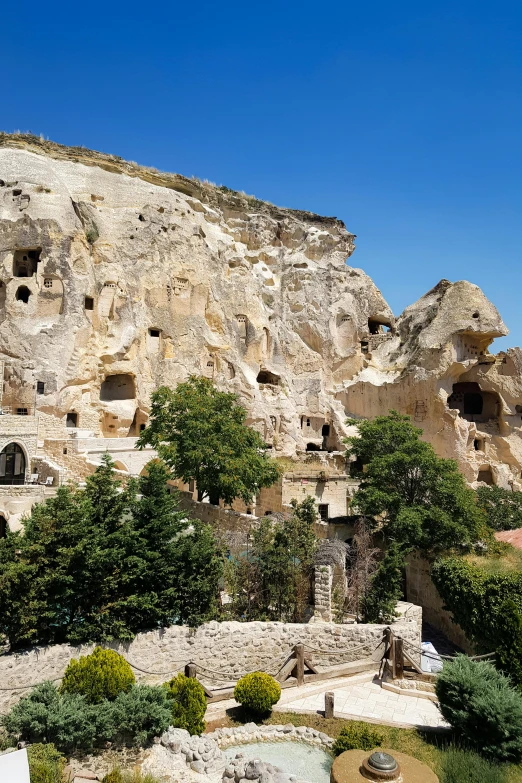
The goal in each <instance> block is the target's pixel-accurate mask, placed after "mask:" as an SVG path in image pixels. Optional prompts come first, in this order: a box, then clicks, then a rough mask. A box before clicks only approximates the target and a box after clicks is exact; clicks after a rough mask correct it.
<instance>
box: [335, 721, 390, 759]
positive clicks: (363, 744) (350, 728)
mask: <svg viewBox="0 0 522 783" xmlns="http://www.w3.org/2000/svg"><path fill="white" fill-rule="evenodd" d="M383 740H384V737H383V735H382V734H381V733H380V732H378V731H375V730H374V729H372V728H370V726H368V725H367V724H366V723H355V722H353V723H352V722H350V723H346V724H345V725H344V726H343V727H342V729H341V731H340V732H339V736H338V737H337V739H336V740H335V742H334V744H333V747H332V750H333V752H334V755H335V756H340V755H341V753H344V751H345V750H373V749H374V748H377V747H379V745H382V743H383Z"/></svg>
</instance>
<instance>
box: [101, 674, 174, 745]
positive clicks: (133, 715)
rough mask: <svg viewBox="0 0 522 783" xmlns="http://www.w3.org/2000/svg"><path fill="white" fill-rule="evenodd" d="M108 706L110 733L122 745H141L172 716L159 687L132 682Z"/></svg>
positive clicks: (154, 735) (168, 721)
mask: <svg viewBox="0 0 522 783" xmlns="http://www.w3.org/2000/svg"><path fill="white" fill-rule="evenodd" d="M108 706H109V708H110V722H111V724H112V725H113V726H114V735H113V736H114V737H116V738H117V739H118V740H119V741H120V742H122V743H125V744H132V745H138V746H139V745H145V744H146V743H147V742H149V741H150V740H151V739H153V738H154V737H156V736H157V735H158V734H162V733H163V732H164V731H165V729H166V728H168V726H169V725H170V721H171V717H172V713H171V703H170V701H169V698H168V694H167V693H166V691H165V689H164V688H162V687H161V686H155V687H154V686H152V685H135V686H134V687H133V688H131V689H130V691H128V692H127V693H123V692H122V693H120V694H119V696H118V697H117V698H116V700H115V701H114V702H112V703H111V702H109V703H108Z"/></svg>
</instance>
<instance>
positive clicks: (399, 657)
mask: <svg viewBox="0 0 522 783" xmlns="http://www.w3.org/2000/svg"><path fill="white" fill-rule="evenodd" d="M403 656H404V648H403V640H402V639H400V638H396V639H395V676H394V679H396V680H402V678H403V676H404V657H403Z"/></svg>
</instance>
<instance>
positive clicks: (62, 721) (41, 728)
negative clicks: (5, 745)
mask: <svg viewBox="0 0 522 783" xmlns="http://www.w3.org/2000/svg"><path fill="white" fill-rule="evenodd" d="M4 725H5V728H6V729H7V731H8V732H9V733H10V734H13V735H18V736H20V737H21V739H23V740H25V741H26V742H45V743H49V742H52V743H54V744H55V745H56V747H57V748H58V749H59V750H61V751H63V752H67V751H71V750H75V749H76V748H78V749H83V750H90V749H91V748H92V747H93V745H94V742H95V740H96V738H97V737H100V736H102V737H103V738H104V739H110V735H112V727H111V726H110V721H109V720H108V716H107V714H106V711H104V710H99V709H98V710H97V709H96V708H95V707H94V706H93V705H91V704H88V702H87V701H86V699H85V697H84V696H79V695H77V694H63V695H62V694H60V693H59V692H58V690H57V688H56V687H55V686H54V685H53V684H52V683H51V682H44V683H42V684H41V685H37V686H36V688H33V690H32V691H31V692H30V693H29V695H28V696H23V697H22V698H21V699H20V701H19V702H18V704H15V706H14V707H13V709H12V710H11V712H10V713H9V714H8V715H7V716H6V717H5V718H4Z"/></svg>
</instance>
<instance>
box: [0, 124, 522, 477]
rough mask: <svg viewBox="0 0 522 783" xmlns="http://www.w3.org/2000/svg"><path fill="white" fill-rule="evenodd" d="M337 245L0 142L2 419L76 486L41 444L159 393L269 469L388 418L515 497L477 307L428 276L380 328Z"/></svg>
mask: <svg viewBox="0 0 522 783" xmlns="http://www.w3.org/2000/svg"><path fill="white" fill-rule="evenodd" d="M353 239H354V237H353V235H352V234H350V233H349V232H348V231H347V230H346V229H345V227H344V225H343V223H342V222H341V221H339V220H337V219H335V218H324V217H320V216H318V215H313V214H311V213H308V212H299V211H294V210H289V209H280V208H278V207H275V206H273V205H271V204H268V203H266V202H261V201H258V200H256V199H254V198H252V197H248V196H245V195H241V194H238V193H235V192H232V191H229V190H228V189H227V188H222V187H216V186H213V185H209V184H206V183H201V182H199V181H196V180H188V179H186V178H184V177H181V176H178V175H166V174H161V173H160V172H157V171H155V170H149V169H144V168H142V167H139V166H137V165H136V164H131V163H126V162H125V161H122V160H121V159H119V158H115V157H113V156H108V155H102V154H100V153H94V152H91V151H89V150H85V149H83V148H66V147H60V146H59V145H56V144H52V143H50V142H43V141H40V140H38V139H36V138H35V137H26V136H25V137H24V136H7V135H3V136H0V279H1V285H0V321H1V327H0V359H3V360H4V364H5V369H4V394H3V400H2V405H3V407H4V409H5V410H6V411H7V412H8V413H16V412H19V411H22V413H23V411H24V409H26V413H27V414H28V415H29V416H31V415H32V414H34V413H35V410H36V412H37V414H38V442H39V449H40V453H41V454H44V455H45V453H50V454H52V456H53V458H55V459H57V460H58V461H59V463H60V464H63V465H64V466H67V467H68V468H69V470H70V473H71V474H72V475H76V474H77V473H78V472H79V471H78V469H77V466H76V467H75V466H74V464H73V462H72V461H71V460H69V461H68V459H69V458H68V457H67V455H66V454H65V453H64V452H63V450H62V451H60V454H59V455H58V451H59V450H57V449H56V448H53V446H52V444H53V442H58V441H60V439H65V438H66V437H68V435H69V434H70V432H71V429H72V430H75V431H76V433H77V434H80V435H81V434H89V435H93V436H96V437H104V438H117V437H124V436H133V435H137V434H139V431H140V429H141V428H142V427H143V426H144V425H145V424H146V422H147V413H148V408H149V400H150V394H151V392H152V391H153V390H154V389H155V388H156V387H157V386H158V385H160V384H167V385H170V386H175V385H176V384H177V383H178V382H179V381H181V380H183V379H185V378H186V377H187V376H188V375H189V374H190V373H196V374H203V375H206V376H208V377H211V378H213V379H214V381H215V382H216V383H217V384H218V385H219V386H221V387H223V388H227V389H230V390H231V391H235V392H237V393H238V395H239V396H240V398H241V399H242V400H243V402H244V404H245V406H246V407H247V409H248V411H249V418H250V422H251V423H252V424H253V426H255V427H256V428H257V429H259V431H260V432H261V434H262V435H263V437H264V439H265V441H266V442H267V444H269V445H271V446H272V447H273V449H274V453H275V454H279V455H287V456H293V455H295V454H296V453H298V452H302V451H305V450H306V449H308V450H314V449H326V450H329V451H335V450H339V449H341V448H342V438H343V437H344V435H346V433H347V429H346V426H345V419H346V416H347V415H354V416H374V415H376V414H378V413H384V412H386V411H387V410H388V409H389V408H392V407H393V408H396V409H398V410H400V411H402V412H405V413H408V414H410V415H411V416H412V417H413V419H414V421H415V422H416V423H417V424H418V425H419V426H420V427H422V428H423V430H424V433H425V437H426V438H427V439H428V440H430V441H431V442H432V443H433V444H434V446H435V448H436V449H437V451H438V452H439V454H441V455H444V456H451V457H455V458H456V459H458V461H459V464H460V466H461V469H462V470H463V472H464V473H465V475H466V478H467V479H468V480H469V481H470V482H473V481H476V480H478V479H479V480H484V481H494V482H496V483H498V484H501V485H503V486H508V485H513V486H514V487H515V488H522V487H521V486H520V471H521V468H522V439H521V437H520V432H521V430H520V425H521V413H522V407H521V406H522V374H521V372H522V354H521V352H520V351H519V349H513V350H509V351H508V352H507V353H501V354H499V355H497V356H494V355H492V354H490V353H489V352H488V346H489V345H490V344H491V342H492V341H493V339H494V338H495V337H497V336H499V335H503V334H506V328H505V326H504V324H503V323H502V320H501V318H500V316H499V314H498V312H497V311H496V309H495V308H494V307H493V305H492V304H491V303H490V302H488V301H487V299H486V298H485V297H484V295H483V294H482V292H481V291H480V290H479V289H478V288H477V287H476V286H474V285H472V284H471V283H467V282H459V283H455V284H451V283H449V282H448V281H444V280H443V281H441V282H440V283H439V284H438V285H437V286H435V288H434V289H433V290H432V291H430V292H429V293H428V294H426V295H425V296H424V297H422V299H420V300H419V302H417V303H416V304H414V305H412V306H410V307H408V308H407V309H406V310H405V312H404V313H403V314H402V315H401V316H400V318H399V319H398V320H397V322H396V321H395V319H394V316H393V314H392V312H391V310H390V308H389V307H388V305H387V303H386V302H385V300H384V298H383V297H382V295H381V293H380V291H379V290H378V289H377V288H376V286H375V285H374V283H373V282H372V280H371V279H370V278H369V277H368V276H367V275H366V274H365V273H364V272H363V271H361V270H360V269H355V268H352V267H350V266H347V264H346V260H347V258H349V256H350V255H351V254H352V252H353V250H354V242H353ZM9 440H10V441H12V440H13V437H12V436H10V438H9ZM6 442H7V440H6V437H3V441H2V443H0V448H4V445H5V443H6ZM46 449H47V452H46ZM32 456H34V455H31V454H26V457H27V459H30V458H32ZM66 457H67V458H66ZM13 459H14V458H13ZM0 467H1V466H0ZM0 472H1V471H0Z"/></svg>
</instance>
